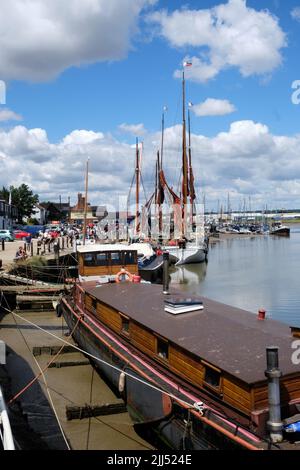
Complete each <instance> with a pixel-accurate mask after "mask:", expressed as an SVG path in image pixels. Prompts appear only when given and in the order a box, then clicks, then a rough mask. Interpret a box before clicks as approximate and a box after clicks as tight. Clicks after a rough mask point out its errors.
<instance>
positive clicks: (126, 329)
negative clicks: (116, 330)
mask: <svg viewBox="0 0 300 470" xmlns="http://www.w3.org/2000/svg"><path fill="white" fill-rule="evenodd" d="M121 321H122V326H121V331H122V333H124V334H125V335H129V318H127V317H123V315H121Z"/></svg>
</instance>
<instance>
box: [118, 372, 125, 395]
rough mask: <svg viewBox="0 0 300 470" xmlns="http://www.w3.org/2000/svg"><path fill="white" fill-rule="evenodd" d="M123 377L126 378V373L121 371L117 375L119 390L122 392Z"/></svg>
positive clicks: (123, 388) (123, 385)
mask: <svg viewBox="0 0 300 470" xmlns="http://www.w3.org/2000/svg"><path fill="white" fill-rule="evenodd" d="M125 379H126V374H125V372H121V374H120V377H119V387H118V389H119V392H120V393H123V392H124V390H125Z"/></svg>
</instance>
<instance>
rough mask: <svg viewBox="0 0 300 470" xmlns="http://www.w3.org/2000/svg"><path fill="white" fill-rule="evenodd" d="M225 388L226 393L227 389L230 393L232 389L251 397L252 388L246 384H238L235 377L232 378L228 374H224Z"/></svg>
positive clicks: (236, 392)
mask: <svg viewBox="0 0 300 470" xmlns="http://www.w3.org/2000/svg"><path fill="white" fill-rule="evenodd" d="M223 390H224V393H225V390H226V393H227V394H230V392H231V391H232V393H235V394H238V395H241V396H242V397H244V398H245V399H250V398H249V397H250V388H249V387H247V386H246V385H245V386H243V385H242V384H237V382H236V381H235V379H234V378H233V377H232V378H230V377H229V376H228V375H226V374H225V375H224V376H223Z"/></svg>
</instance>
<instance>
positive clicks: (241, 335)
mask: <svg viewBox="0 0 300 470" xmlns="http://www.w3.org/2000/svg"><path fill="white" fill-rule="evenodd" d="M85 261H86V260H85ZM129 267H130V263H128V264H127V265H126V268H127V269H128V268H129ZM111 268H112V270H115V271H116V270H117V268H115V267H114V265H112V266H111ZM86 269H87V270H88V269H89V268H88V266H86V267H84V273H86V272H89V271H85V270H86ZM131 272H136V271H135V268H134V265H133V264H132V271H131ZM182 297H183V294H182V292H179V291H176V290H174V289H170V290H169V289H168V286H167V284H166V282H165V283H164V289H162V287H161V286H159V285H153V284H147V283H144V284H143V283H135V282H119V283H109V284H102V283H97V281H93V282H91V281H90V282H78V283H76V284H75V286H74V288H73V293H72V294H69V295H67V296H66V297H64V298H63V299H62V302H61V304H60V305H59V307H58V308H59V314H61V313H62V314H63V316H64V318H65V320H66V322H67V324H68V326H69V328H70V331H71V332H72V336H73V338H74V339H75V341H76V342H77V343H78V344H79V345H80V347H81V348H82V349H84V350H85V351H87V352H88V353H89V354H91V355H92V356H93V359H92V361H93V362H94V364H95V366H96V368H98V369H99V371H101V373H102V374H104V375H105V376H106V377H107V379H108V380H109V381H110V383H111V384H112V385H113V386H114V387H115V388H116V389H117V390H119V392H120V393H121V394H122V396H123V398H124V400H125V402H126V404H127V408H128V410H129V412H130V414H131V416H132V418H133V420H134V421H135V423H136V424H135V428H136V430H137V432H139V430H140V432H141V433H142V434H143V436H145V435H147V434H145V433H147V432H148V431H151V433H154V434H155V435H156V436H158V437H159V438H160V440H161V442H163V443H164V445H166V446H168V447H170V448H172V449H185V450H188V449H195V450H196V449H214V448H217V449H225V448H244V449H250V450H260V449H262V450H263V449H300V445H299V442H298V443H297V441H300V437H299V433H288V432H286V431H285V429H286V428H285V426H287V425H288V424H291V423H297V422H299V421H300V366H299V364H298V365H296V364H294V363H293V362H292V354H293V352H295V351H294V349H293V344H292V343H293V341H295V340H296V339H297V334H295V329H294V330H291V328H290V327H288V326H287V325H284V324H282V323H279V322H277V321H273V320H271V319H268V318H264V317H263V315H260V316H256V315H254V314H253V313H249V312H247V311H244V310H240V309H237V308H233V307H229V306H227V305H224V304H221V303H219V302H215V301H212V300H209V299H207V298H204V297H203V298H201V299H199V298H197V297H194V296H191V297H190V299H189V301H190V302H191V303H192V304H193V303H196V304H197V302H200V301H201V302H202V304H203V308H202V309H199V310H194V311H190V312H186V313H181V314H177V315H173V314H172V313H169V312H167V311H166V310H165V303H166V299H170V298H172V299H173V300H174V299H175V300H176V299H178V303H180V302H181V301H182ZM199 305H200V304H199ZM296 333H297V332H296ZM273 345H276V347H274V346H273ZM266 348H269V349H268V350H267V357H268V358H269V362H268V364H267V361H266ZM277 348H278V351H279V367H280V370H279V368H278V364H277V363H276V361H277V359H276V354H277ZM299 356H300V353H299ZM279 393H280V397H279ZM152 435H153V434H152Z"/></svg>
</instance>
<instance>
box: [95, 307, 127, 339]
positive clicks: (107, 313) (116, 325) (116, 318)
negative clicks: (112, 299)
mask: <svg viewBox="0 0 300 470" xmlns="http://www.w3.org/2000/svg"><path fill="white" fill-rule="evenodd" d="M95 315H96V316H97V317H98V318H99V319H100V320H101V321H102V322H103V323H105V325H107V326H109V327H110V328H111V329H112V330H114V331H116V332H118V333H119V332H120V331H121V328H122V320H121V316H120V314H119V313H118V312H117V311H116V310H114V309H110V308H108V307H106V306H105V305H103V304H101V303H99V304H98V305H97V311H96V313H95Z"/></svg>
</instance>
